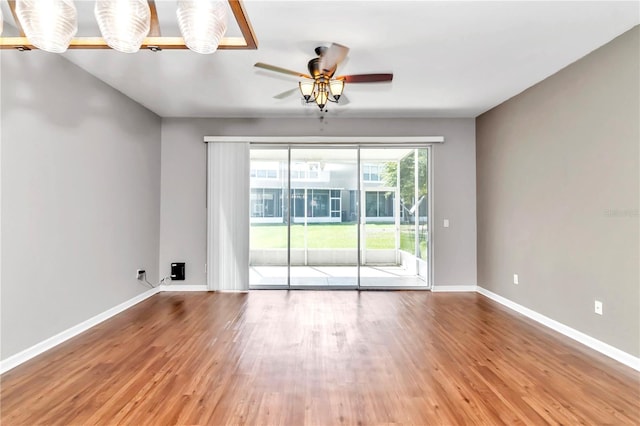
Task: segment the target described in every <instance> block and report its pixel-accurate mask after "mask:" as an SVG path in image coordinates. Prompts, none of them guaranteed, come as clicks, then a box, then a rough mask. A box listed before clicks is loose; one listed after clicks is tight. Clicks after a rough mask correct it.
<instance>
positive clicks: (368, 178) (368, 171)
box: [362, 164, 384, 182]
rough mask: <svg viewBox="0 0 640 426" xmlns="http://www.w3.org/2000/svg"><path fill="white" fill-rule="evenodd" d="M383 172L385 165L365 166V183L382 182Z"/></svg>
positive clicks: (363, 176) (363, 172) (363, 174)
mask: <svg viewBox="0 0 640 426" xmlns="http://www.w3.org/2000/svg"><path fill="white" fill-rule="evenodd" d="M383 171H384V164H363V165H362V178H363V180H364V181H365V182H380V181H382V172H383Z"/></svg>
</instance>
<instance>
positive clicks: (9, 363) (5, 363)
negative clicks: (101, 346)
mask: <svg viewBox="0 0 640 426" xmlns="http://www.w3.org/2000/svg"><path fill="white" fill-rule="evenodd" d="M158 291H159V290H158V289H157V288H152V289H149V290H147V291H145V292H144V293H141V294H139V295H137V296H136V297H134V298H132V299H129V300H127V301H125V302H122V303H121V304H119V305H117V306H114V307H113V308H111V309H107V310H106V311H104V312H102V313H100V314H98V315H96V316H94V317H91V318H89V319H88V320H86V321H83V322H81V323H80V324H78V325H74V326H73V327H71V328H68V329H66V330H64V331H62V332H60V333H58V334H56V335H55V336H52V337H49V338H48V339H46V340H43V341H42V342H40V343H37V344H35V345H33V346H31V347H30V348H27V349H25V350H23V351H21V352H18V353H17V354H15V355H12V356H10V357H9V358H7V359H5V360H2V361H0V374H3V373H5V372H6V371H9V370H11V369H12V368H15V367H17V366H18V365H20V364H22V363H23V362H26V361H28V360H30V359H31V358H33V357H35V356H37V355H40V354H41V353H43V352H44V351H47V350H49V349H51V348H53V347H54V346H57V345H59V344H60V343H62V342H64V341H66V340H69V339H71V338H72V337H74V336H77V335H78V334H80V333H82V332H84V331H87V330H88V329H90V328H91V327H94V326H96V325H98V324H100V323H101V322H103V321H105V320H107V319H109V318H111V317H113V316H115V315H117V314H119V313H120V312H122V311H124V310H125V309H129V308H130V307H132V306H133V305H135V304H137V303H140V302H142V301H143V300H145V299H148V298H149V297H151V296H153V295H154V294H156V293H158Z"/></svg>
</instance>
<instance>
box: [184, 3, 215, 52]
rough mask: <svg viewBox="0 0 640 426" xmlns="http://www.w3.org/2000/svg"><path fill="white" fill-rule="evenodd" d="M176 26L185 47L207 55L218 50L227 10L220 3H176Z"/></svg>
mask: <svg viewBox="0 0 640 426" xmlns="http://www.w3.org/2000/svg"><path fill="white" fill-rule="evenodd" d="M176 15H177V17H178V26H179V27H180V33H181V34H182V37H183V38H184V42H185V44H186V45H187V47H188V48H189V49H191V50H193V51H194V52H197V53H202V54H209V53H213V52H215V51H216V50H217V49H218V45H219V44H220V40H222V37H223V36H224V33H225V32H226V31H227V8H226V5H225V3H224V2H222V1H208V0H192V1H178V10H177V12H176Z"/></svg>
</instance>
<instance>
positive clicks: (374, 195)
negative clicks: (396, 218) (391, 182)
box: [365, 191, 393, 217]
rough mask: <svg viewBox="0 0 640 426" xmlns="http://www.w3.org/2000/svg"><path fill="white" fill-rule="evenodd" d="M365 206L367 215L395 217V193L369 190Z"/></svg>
mask: <svg viewBox="0 0 640 426" xmlns="http://www.w3.org/2000/svg"><path fill="white" fill-rule="evenodd" d="M365 206H366V210H365V214H366V217H393V193H392V192H384V191H367V193H366V194H365Z"/></svg>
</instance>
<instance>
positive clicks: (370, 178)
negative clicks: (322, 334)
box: [249, 145, 430, 289]
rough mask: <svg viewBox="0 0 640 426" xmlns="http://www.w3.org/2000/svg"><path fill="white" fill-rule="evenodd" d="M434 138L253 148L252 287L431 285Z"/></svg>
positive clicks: (251, 196) (260, 146)
mask: <svg viewBox="0 0 640 426" xmlns="http://www.w3.org/2000/svg"><path fill="white" fill-rule="evenodd" d="M429 162H430V159H429V148H428V147H426V146H422V147H414V146H406V147H404V146H402V147H398V146H385V147H381V146H370V147H367V146H353V145H350V146H318V145H304V146H298V145H290V146H287V145H284V146H265V145H257V146H254V147H253V148H252V149H251V190H250V192H251V193H250V194H249V197H250V208H251V250H250V251H251V253H250V268H251V274H250V276H251V281H250V286H251V287H252V288H334V289H335V288H342V289H350V288H427V287H428V286H429V281H430V280H429V277H430V268H429V264H430V260H429V258H430V251H429V250H430V247H429V246H430V243H429V209H430V203H429V200H430V193H429V185H430V182H429V179H428V177H429Z"/></svg>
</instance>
